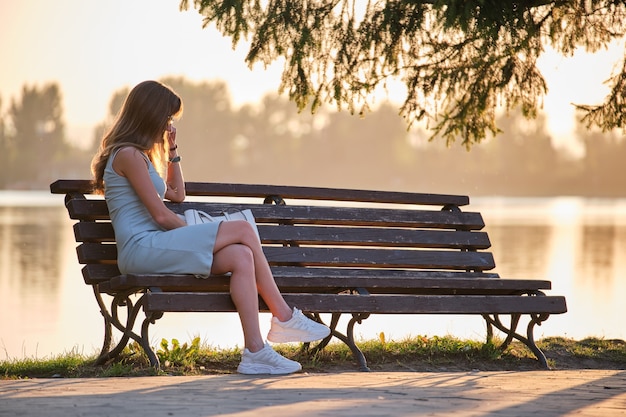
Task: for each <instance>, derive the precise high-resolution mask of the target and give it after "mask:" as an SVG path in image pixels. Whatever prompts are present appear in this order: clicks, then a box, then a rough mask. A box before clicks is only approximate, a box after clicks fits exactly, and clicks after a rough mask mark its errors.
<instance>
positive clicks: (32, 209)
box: [0, 191, 626, 359]
mask: <svg viewBox="0 0 626 417" xmlns="http://www.w3.org/2000/svg"><path fill="white" fill-rule="evenodd" d="M18 201H20V202H26V203H22V206H16V205H15V204H16V202H18ZM470 208H471V210H472V211H480V212H482V213H483V216H484V218H485V223H486V224H487V228H486V230H487V232H489V235H490V237H491V241H492V245H493V247H492V250H493V253H494V256H495V259H496V265H497V269H496V272H498V273H500V275H501V276H502V277H505V278H532V279H549V280H551V281H552V286H553V290H552V291H551V292H550V293H551V294H557V295H564V296H566V298H567V303H568V308H569V311H568V312H567V313H566V314H562V315H555V316H552V317H550V318H549V319H548V321H547V322H545V323H544V324H543V325H542V326H541V327H538V328H536V332H535V335H536V337H537V338H541V337H546V336H566V337H571V338H575V339H581V338H584V337H588V336H597V337H604V338H619V339H626V329H625V328H624V325H623V317H624V316H625V315H626V303H624V302H623V296H624V294H626V200H585V199H579V198H550V199H509V198H483V199H474V200H473V202H472V205H471V206H470ZM470 208H468V209H466V210H470ZM72 223H73V222H72V221H71V220H69V219H68V218H67V212H66V210H65V208H64V207H63V198H62V197H61V196H52V195H49V194H47V193H46V192H10V191H4V192H2V191H0V295H1V297H2V298H1V299H2V302H1V303H0V359H5V358H22V357H46V356H53V355H56V354H61V353H65V352H68V351H72V350H74V351H77V352H80V353H85V354H92V353H95V352H96V351H99V349H100V346H101V342H102V337H103V330H102V329H103V326H102V317H101V316H100V313H99V312H98V309H97V304H96V302H95V300H94V298H93V294H92V292H91V287H88V286H86V285H85V284H84V283H83V280H82V275H81V273H80V268H81V267H80V265H78V263H77V261H76V252H75V247H76V243H75V241H74V236H73V232H72V228H71V225H72ZM269 318H270V316H269V315H268V314H262V316H261V324H262V331H263V332H264V333H265V332H267V331H268V330H269ZM357 327H358V328H357V330H356V334H357V336H359V337H361V338H363V339H373V338H376V337H377V335H378V334H379V333H380V332H384V333H385V336H386V337H387V339H396V340H398V339H402V338H404V337H406V336H410V335H413V336H414V335H448V334H449V335H455V336H458V337H462V338H470V339H476V340H483V338H484V334H485V330H484V323H483V321H482V319H480V318H479V317H475V316H445V315H442V316H430V315H429V316H417V315H416V316H387V315H377V316H372V317H370V318H369V319H367V320H365V321H364V322H363V324H361V325H360V326H357ZM151 329H152V330H151V337H152V338H153V345H158V343H159V341H160V340H161V338H166V339H168V340H171V339H172V338H177V339H179V340H181V341H189V340H190V339H191V338H192V337H194V336H200V337H201V338H203V339H204V340H205V341H206V342H208V343H211V344H213V345H214V346H220V347H235V346H241V345H242V334H241V330H240V325H239V321H238V319H237V316H236V315H235V314H227V313H219V314H213V313H212V314H188V313H168V314H166V315H165V316H164V317H163V318H162V319H161V320H159V321H157V323H156V325H153V326H152V328H151Z"/></svg>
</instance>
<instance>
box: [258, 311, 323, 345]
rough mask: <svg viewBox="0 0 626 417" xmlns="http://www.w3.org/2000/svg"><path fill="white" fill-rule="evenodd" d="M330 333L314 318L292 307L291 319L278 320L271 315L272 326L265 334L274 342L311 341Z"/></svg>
mask: <svg viewBox="0 0 626 417" xmlns="http://www.w3.org/2000/svg"><path fill="white" fill-rule="evenodd" d="M329 334H330V329H329V328H328V327H327V326H325V325H323V324H321V323H318V322H316V321H314V320H311V319H310V318H308V317H307V316H305V315H304V314H302V311H300V310H298V309H297V308H295V307H294V308H293V314H292V316H291V319H289V320H287V321H280V320H278V318H276V317H272V327H271V328H270V332H269V333H268V334H267V340H269V341H270V342H274V343H288V342H305V343H306V342H313V341H314V340H320V339H323V338H325V337H326V336H328V335H329Z"/></svg>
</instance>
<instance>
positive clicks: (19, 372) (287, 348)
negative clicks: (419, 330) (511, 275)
mask: <svg viewBox="0 0 626 417" xmlns="http://www.w3.org/2000/svg"><path fill="white" fill-rule="evenodd" d="M358 345H359V348H360V349H361V350H362V351H363V352H364V354H365V357H366V358H367V361H368V365H369V367H370V369H372V370H373V371H422V372H429V371H468V370H483V371H490V370H533V369H541V368H540V366H539V364H538V362H537V361H536V360H535V358H534V356H533V355H532V353H531V352H530V351H529V350H528V349H527V348H526V347H525V346H524V345H522V344H521V343H518V342H514V343H512V344H511V346H510V347H509V348H508V349H506V350H505V351H501V350H500V349H498V347H497V346H496V345H494V344H485V343H482V342H478V341H472V340H461V339H457V338H454V337H451V336H446V337H425V336H417V337H412V338H408V339H404V340H401V341H387V340H385V338H384V335H383V334H381V337H380V338H379V339H378V340H367V341H361V342H359V343H358ZM537 345H538V346H539V347H540V348H541V349H542V350H543V352H544V353H545V354H546V356H547V357H548V360H549V363H550V366H551V367H552V368H554V369H626V342H624V341H622V340H606V339H599V338H587V339H584V340H581V341H575V340H572V339H567V338H561V337H555V338H546V339H543V340H540V341H539V342H538V343H537ZM275 349H276V350H277V351H279V352H280V353H281V354H283V355H285V356H287V357H289V358H292V359H294V360H298V361H300V362H301V363H302V365H303V369H304V371H305V372H343V371H358V367H357V364H356V362H355V361H354V359H353V357H352V353H351V351H350V349H349V348H348V347H347V346H346V345H344V344H343V343H331V344H330V345H329V346H327V347H326V348H325V349H324V350H322V351H321V352H318V353H317V354H315V355H313V354H311V353H310V351H308V350H307V349H306V345H300V344H284V345H276V346H275ZM157 355H158V356H159V360H160V361H161V364H162V369H161V370H158V371H157V370H155V369H154V368H152V367H151V366H150V364H149V362H148V359H147V357H146V355H145V354H144V353H143V351H142V350H141V348H140V347H139V346H138V345H137V344H136V343H132V344H129V345H128V346H127V347H126V348H125V349H124V351H123V352H122V354H121V355H120V357H119V358H117V359H116V360H115V361H113V362H111V363H108V364H105V365H95V364H94V361H95V359H96V355H95V354H94V355H92V356H86V355H81V354H77V353H75V352H70V353H66V354H62V355H58V356H55V357H51V358H26V359H7V360H3V361H0V378H2V379H18V378H53V377H62V378H81V377H116V376H145V375H160V374H169V375H205V374H215V373H233V372H236V369H237V365H238V363H239V361H240V359H241V351H240V349H216V348H213V347H212V346H210V345H208V344H206V343H201V341H200V339H199V338H197V337H196V338H194V339H193V340H192V341H191V342H189V343H182V344H181V343H180V342H179V341H177V340H176V339H173V340H172V341H166V340H163V341H161V344H160V346H159V347H158V348H157Z"/></svg>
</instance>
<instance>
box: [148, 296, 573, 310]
mask: <svg viewBox="0 0 626 417" xmlns="http://www.w3.org/2000/svg"><path fill="white" fill-rule="evenodd" d="M284 298H285V301H287V303H288V304H290V305H294V306H297V307H298V308H300V309H301V310H303V311H307V312H318V313H374V314H403V313H411V314H529V313H530V314H533V313H535V314H538V313H549V314H560V313H565V312H566V311H567V307H566V304H565V298H564V297H561V296H545V297H520V296H510V295H490V296H482V295H366V296H363V295H348V294H285V295H284ZM261 308H262V309H263V310H267V306H265V305H264V303H262V301H261ZM144 310H145V311H165V312H204V311H219V312H228V311H235V306H234V305H233V303H232V300H231V299H230V295H229V294H228V293H162V292H149V293H148V294H146V300H145V304H144Z"/></svg>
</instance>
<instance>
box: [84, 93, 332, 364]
mask: <svg viewBox="0 0 626 417" xmlns="http://www.w3.org/2000/svg"><path fill="white" fill-rule="evenodd" d="M182 111H183V104H182V101H181V99H180V98H179V97H178V96H177V95H176V93H174V92H173V91H172V90H171V89H170V88H168V87H166V86H165V85H163V84H161V83H158V82H156V81H145V82H142V83H140V84H138V85H137V86H136V87H135V88H133V89H132V90H131V92H130V93H129V95H128V97H127V98H126V100H125V102H124V105H123V106H122V109H121V110H120V113H119V114H118V116H117V118H116V120H115V122H114V124H113V126H112V127H111V129H110V130H109V131H108V132H107V133H106V134H105V135H104V137H103V139H102V143H101V145H100V149H99V151H98V153H97V154H96V156H95V157H94V159H93V162H92V171H93V174H94V184H95V187H96V189H97V190H99V191H101V192H103V193H104V197H105V199H106V202H107V205H108V207H109V212H110V215H111V221H112V223H113V228H114V229H115V236H116V241H117V247H118V266H119V269H120V271H121V272H122V273H184V274H195V275H198V276H204V277H206V276H209V275H211V274H214V275H221V274H226V273H231V278H230V294H231V297H232V300H233V303H234V304H235V306H236V308H237V312H238V314H239V318H240V320H241V324H242V328H243V334H244V345H245V348H244V351H243V355H242V360H241V363H240V364H239V367H238V368H237V370H238V372H240V373H244V374H288V373H292V372H296V371H299V370H300V369H302V367H301V365H300V364H299V363H298V362H295V361H292V360H289V359H287V358H284V357H283V356H281V355H279V354H278V353H277V352H275V351H274V350H273V349H272V348H271V346H270V345H269V344H268V343H267V342H264V341H263V338H262V336H261V333H260V328H259V317H258V315H259V304H258V296H259V295H260V296H261V297H263V300H264V301H265V303H266V304H267V306H268V307H269V309H270V311H271V312H272V316H273V317H272V320H271V329H270V332H269V334H268V336H267V339H268V340H270V341H272V342H280V343H282V342H297V341H299V342H310V341H313V340H318V339H322V338H324V337H326V336H328V335H329V334H330V330H329V329H328V327H326V326H324V325H322V324H320V323H317V322H315V321H313V320H310V319H309V318H307V317H306V316H304V315H303V314H302V312H300V311H299V310H298V309H297V308H295V307H294V308H293V309H291V308H290V307H289V306H288V305H287V303H286V302H285V300H284V299H283V297H282V295H281V294H280V292H279V290H278V287H277V286H276V283H275V281H274V277H273V276H272V273H271V271H270V268H269V265H268V263H267V260H266V258H265V256H264V254H263V251H262V249H261V243H260V241H259V239H258V237H257V236H256V234H255V232H254V230H253V228H252V227H251V226H250V224H248V223H247V222H245V221H229V222H222V223H206V224H199V225H193V226H187V225H186V223H185V222H184V220H182V219H181V218H180V217H179V216H178V215H177V214H176V213H174V212H172V211H171V210H169V209H168V208H167V207H166V206H165V204H164V202H163V199H164V198H165V199H168V200H170V201H173V202H182V201H183V200H184V199H185V183H184V180H183V173H182V169H181V157H180V156H179V155H178V145H177V142H176V128H175V127H174V126H173V124H172V122H173V120H174V119H175V118H179V117H180V116H181V114H182ZM157 169H159V170H160V171H158V170H157ZM159 172H161V173H162V174H164V175H163V177H162V176H161V174H159ZM163 178H165V181H164V180H163Z"/></svg>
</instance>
